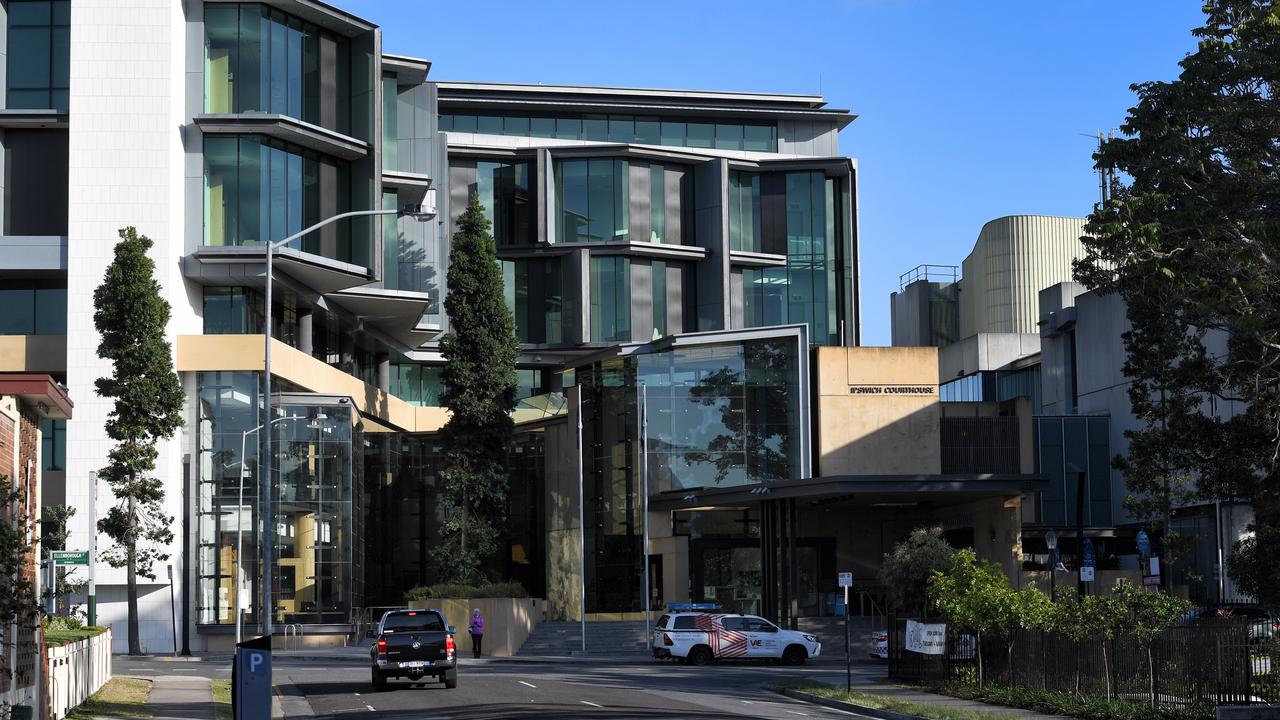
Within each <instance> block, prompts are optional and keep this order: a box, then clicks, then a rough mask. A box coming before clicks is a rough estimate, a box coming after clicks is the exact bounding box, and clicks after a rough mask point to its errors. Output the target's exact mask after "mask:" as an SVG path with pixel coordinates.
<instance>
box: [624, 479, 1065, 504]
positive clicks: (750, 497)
mask: <svg viewBox="0 0 1280 720" xmlns="http://www.w3.org/2000/svg"><path fill="white" fill-rule="evenodd" d="M1048 483H1049V478H1048V476H1045V475H1023V474H971V475H836V476H831V477H822V478H810V479H807V480H787V481H782V482H777V483H770V484H767V485H760V484H757V485H740V486H736V487H718V488H694V489H687V490H668V491H666V492H663V493H659V494H657V495H651V496H650V497H649V507H651V508H653V509H654V510H680V509H683V508H693V507H716V506H742V505H744V504H747V505H750V504H754V503H757V502H759V501H761V500H784V499H796V500H809V501H813V502H822V501H826V502H847V503H849V504H851V505H863V506H874V505H902V504H906V503H912V504H915V503H919V504H926V503H927V504H934V503H944V504H949V503H956V502H965V501H968V500H977V499H979V498H984V497H1016V496H1018V495H1022V494H1023V493H1027V492H1034V491H1036V490H1042V489H1044V487H1046V486H1047V485H1048Z"/></svg>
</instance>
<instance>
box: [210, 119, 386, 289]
mask: <svg viewBox="0 0 1280 720" xmlns="http://www.w3.org/2000/svg"><path fill="white" fill-rule="evenodd" d="M204 178H205V182H204V213H205V217H204V244H205V245H213V246H223V245H259V244H262V243H263V242H266V241H274V240H280V239H283V238H285V237H288V236H289V235H292V234H294V233H296V232H299V231H301V230H302V229H303V228H304V227H309V226H311V225H313V224H315V223H317V222H319V221H320V220H321V219H322V216H323V215H328V214H335V213H340V212H346V211H348V210H350V209H351V205H352V200H351V198H352V196H351V166H350V164H349V163H346V162H344V161H341V160H335V159H333V158H329V157H326V156H324V155H319V154H317V153H314V152H311V151H309V150H304V149H302V148H300V147H297V146H294V145H289V144H286V143H282V142H279V141H276V140H272V139H269V138H266V137H262V136H258V135H227V136H206V137H205V140H204ZM326 178H327V179H328V180H327V181H325V179H326ZM334 233H335V235H336V238H337V242H336V249H335V251H334V252H335V255H336V257H335V259H337V260H341V261H343V262H350V263H354V264H357V265H360V266H362V267H368V265H369V257H368V255H369V248H368V245H369V243H368V238H367V237H364V236H363V234H362V233H356V234H355V236H353V230H352V226H351V224H350V223H348V222H345V221H344V222H340V223H337V224H336V225H335V230H334ZM323 237H324V233H323V232H315V233H310V234H309V235H308V236H307V237H305V238H302V239H300V240H296V241H294V242H293V243H291V244H290V247H293V248H296V249H299V250H302V251H304V252H309V253H312V254H317V255H319V254H322V238H323Z"/></svg>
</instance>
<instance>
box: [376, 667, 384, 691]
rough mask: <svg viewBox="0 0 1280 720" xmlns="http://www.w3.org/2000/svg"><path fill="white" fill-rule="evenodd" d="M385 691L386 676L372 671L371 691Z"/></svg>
mask: <svg viewBox="0 0 1280 720" xmlns="http://www.w3.org/2000/svg"><path fill="white" fill-rule="evenodd" d="M386 689H387V676H386V675H383V674H382V673H380V672H378V671H377V669H374V670H373V690H374V692H382V691H383V690H386Z"/></svg>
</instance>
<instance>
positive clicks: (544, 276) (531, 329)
mask: <svg viewBox="0 0 1280 720" xmlns="http://www.w3.org/2000/svg"><path fill="white" fill-rule="evenodd" d="M500 263H501V265H502V280H503V287H504V290H505V295H506V300H507V308H508V309H509V310H511V314H512V317H513V318H514V319H515V322H516V338H517V339H518V340H519V341H520V342H522V343H534V344H544V343H545V344H553V345H554V344H557V343H561V342H563V341H564V311H563V301H564V287H563V285H562V284H561V265H562V263H563V259H562V258H561V257H560V256H552V257H537V258H517V259H514V260H501V261H500Z"/></svg>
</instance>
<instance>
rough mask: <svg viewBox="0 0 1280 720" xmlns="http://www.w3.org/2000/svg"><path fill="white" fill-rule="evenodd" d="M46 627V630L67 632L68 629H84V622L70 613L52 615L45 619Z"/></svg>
mask: <svg viewBox="0 0 1280 720" xmlns="http://www.w3.org/2000/svg"><path fill="white" fill-rule="evenodd" d="M44 629H45V630H46V631H50V630H52V631H55V632H65V631H68V630H83V629H84V623H82V622H80V620H79V619H78V618H74V617H71V616H70V615H50V616H48V617H46V618H45V620H44Z"/></svg>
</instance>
